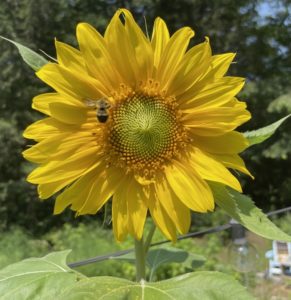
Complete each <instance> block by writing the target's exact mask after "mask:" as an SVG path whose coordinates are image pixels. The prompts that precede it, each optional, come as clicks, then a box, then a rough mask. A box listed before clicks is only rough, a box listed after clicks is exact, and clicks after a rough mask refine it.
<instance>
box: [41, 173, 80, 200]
mask: <svg viewBox="0 0 291 300" xmlns="http://www.w3.org/2000/svg"><path fill="white" fill-rule="evenodd" d="M78 177H79V175H77V176H73V177H69V178H67V179H66V180H60V181H56V182H50V183H44V184H40V185H39V186H38V187H37V191H38V195H39V198H40V199H47V198H49V197H51V196H52V195H54V194H55V193H57V192H58V191H60V190H61V189H63V188H64V187H66V186H67V185H69V184H70V183H72V182H74V181H75V180H76V179H77V178H78Z"/></svg>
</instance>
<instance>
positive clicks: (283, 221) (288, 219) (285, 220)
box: [274, 213, 291, 235]
mask: <svg viewBox="0 0 291 300" xmlns="http://www.w3.org/2000/svg"><path fill="white" fill-rule="evenodd" d="M274 223H276V224H277V226H278V227H280V228H281V229H282V230H283V231H285V232H286V233H288V234H289V235H291V226H290V224H291V213H287V214H286V215H285V216H284V217H281V218H278V217H277V218H276V219H275V220H274Z"/></svg>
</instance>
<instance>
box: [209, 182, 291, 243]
mask: <svg viewBox="0 0 291 300" xmlns="http://www.w3.org/2000/svg"><path fill="white" fill-rule="evenodd" d="M209 185H210V187H211V189H212V192H213V195H214V199H215V202H216V203H217V205H218V206H220V207H221V208H222V209H223V210H224V211H225V212H226V213H227V214H228V215H230V216H231V217H232V218H233V219H235V220H236V221H237V222H239V223H240V224H242V225H243V226H244V227H246V228H247V229H249V230H250V231H252V232H254V233H256V234H258V235H260V236H262V237H264V238H267V239H270V240H279V241H285V242H291V236H290V235H288V234H287V233H285V232H283V231H282V230H281V229H280V228H278V227H277V226H276V225H275V224H274V223H273V222H272V221H271V220H270V219H268V217H267V216H266V215H265V214H264V213H263V212H262V211H261V210H260V209H259V208H257V207H256V206H255V204H254V202H253V201H252V200H251V198H249V197H248V196H246V195H243V194H240V193H239V192H237V191H235V190H232V189H229V188H226V187H225V186H223V185H222V184H219V183H214V182H209Z"/></svg>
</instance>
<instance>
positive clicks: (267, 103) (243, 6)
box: [0, 0, 291, 299]
mask: <svg viewBox="0 0 291 300" xmlns="http://www.w3.org/2000/svg"><path fill="white" fill-rule="evenodd" d="M120 7H125V8H128V9H130V10H131V11H132V13H133V14H134V16H135V18H136V20H137V22H138V23H139V24H140V26H141V27H142V28H143V29H144V30H145V21H144V16H146V22H147V27H148V30H149V32H151V30H152V24H153V21H154V19H155V17H156V16H160V17H162V18H163V19H164V20H165V21H166V22H167V24H168V26H169V29H170V32H171V33H173V32H174V31H175V30H177V29H178V28H179V27H181V26H190V27H192V28H193V29H194V30H195V32H196V35H195V38H194V39H193V41H192V45H194V44H197V43H200V42H202V41H203V40H204V37H205V36H208V37H209V38H210V43H211V46H212V49H213V53H214V54H219V53H224V52H236V53H237V56H236V63H234V64H232V67H231V70H230V72H229V74H230V75H237V76H242V77H246V78H247V83H246V86H245V88H244V90H243V91H242V92H241V94H240V97H239V98H240V99H241V100H244V101H246V103H247V105H248V108H249V110H250V111H251V113H252V115H253V118H252V119H251V121H250V122H248V123H247V124H246V125H244V126H243V127H242V128H240V129H241V130H243V131H245V130H250V129H255V128H258V127H261V126H265V125H267V124H270V123H272V122H274V121H276V120H277V119H279V118H281V117H283V116H285V115H287V114H288V113H291V86H290V82H291V39H290V37H291V15H290V13H291V1H290V0H273V1H267V0H261V1H260V0H216V1H214V0H179V1H178V0H171V1H165V0H143V1H117V0H46V1H45V0H43V1H42V0H39V1H34V0H1V1H0V35H2V36H5V37H7V38H10V39H12V40H15V41H17V42H20V43H22V44H24V45H26V46H28V47H30V48H32V49H33V50H35V51H39V50H44V51H45V52H46V53H47V54H49V55H51V56H53V57H55V49H54V38H57V39H58V40H60V41H63V42H65V43H69V44H71V45H73V46H77V44H76V39H75V28H76V25H77V23H79V22H88V23H90V24H91V25H93V26H95V28H97V29H98V31H100V32H101V33H103V32H104V30H105V28H106V25H107V24H108V21H109V20H110V18H111V17H112V15H113V14H114V12H115V11H116V9H117V8H120ZM0 70H1V71H0V146H1V147H0V268H2V267H4V266H6V265H7V264H9V263H12V262H15V261H18V260H20V259H23V258H25V257H28V256H41V255H44V254H46V253H48V252H49V251H53V250H62V249H67V248H71V249H73V252H72V254H71V256H70V261H74V260H78V259H85V258H88V257H91V256H95V255H98V254H104V253H107V252H113V251H114V250H117V249H121V248H127V247H130V245H131V242H130V241H129V240H128V241H126V242H125V243H124V244H122V245H119V244H116V245H115V244H114V243H112V241H113V238H112V235H111V232H110V230H108V229H110V228H111V224H110V216H109V218H107V219H106V220H105V221H106V222H105V225H102V224H103V223H104V222H103V221H104V212H102V211H101V212H100V213H99V214H98V215H96V216H83V217H78V218H75V216H74V213H73V212H71V211H69V210H68V211H66V212H65V213H64V214H62V215H59V216H53V215H52V211H53V202H54V201H53V199H50V200H46V201H44V202H41V201H40V200H39V199H38V196H37V193H36V187H35V186H33V185H31V184H29V183H27V182H26V181H25V178H26V176H27V174H28V172H29V171H30V170H31V169H32V168H33V166H32V165H31V164H30V163H28V162H26V161H24V159H23V158H22V155H21V152H22V151H23V150H24V149H25V148H26V147H27V146H28V145H30V144H31V143H32V142H31V141H27V140H24V138H23V137H22V132H23V130H24V128H25V127H26V126H27V125H28V124H30V123H32V122H33V121H35V120H37V119H39V118H41V115H40V114H38V113H37V112H35V111H32V109H31V99H32V98H33V97H34V96H35V95H37V94H40V93H43V92H46V91H49V88H48V87H46V86H45V85H44V84H43V83H41V82H40V80H38V79H37V78H36V76H35V75H34V72H33V71H32V70H31V69H30V68H29V67H28V66H27V65H26V64H25V63H24V62H23V61H22V60H21V58H20V56H19V54H18V52H17V50H16V49H15V48H14V47H13V46H12V45H10V44H9V43H7V42H6V41H3V40H0ZM290 129H291V122H290V121H289V122H288V121H287V122H286V123H285V124H284V125H283V126H281V127H280V129H279V130H278V132H277V133H276V134H275V135H274V136H273V137H272V138H271V139H270V140H268V141H267V142H265V143H263V144H261V145H258V146H254V147H252V148H250V149H249V150H247V151H246V152H245V153H244V154H243V157H244V159H245V161H246V165H247V166H248V168H249V170H250V171H251V173H252V174H253V175H254V176H255V180H251V179H249V178H246V177H244V176H240V180H241V181H242V182H243V186H244V192H245V193H246V194H248V195H250V196H251V197H252V199H253V200H254V202H255V203H256V205H257V206H259V207H260V208H261V209H262V210H263V211H265V212H268V211H270V210H273V209H277V208H284V207H287V206H288V205H289V206H290V203H291V155H290V154H291V130H290ZM273 219H274V218H273ZM228 221H229V218H228V217H227V216H226V215H225V214H223V213H222V212H220V211H219V210H218V211H216V212H215V213H214V214H209V215H208V214H207V215H198V214H195V215H193V231H197V230H200V229H204V228H209V227H211V226H216V225H220V224H223V223H225V222H228ZM275 222H277V223H278V224H279V226H281V227H282V228H283V229H284V230H285V231H289V234H291V232H290V231H291V228H290V227H291V225H290V224H291V217H290V215H289V216H288V215H287V214H283V215H281V216H280V218H279V217H277V218H276V219H275ZM248 238H249V240H250V242H251V243H252V245H253V246H254V247H255V248H256V251H257V253H258V255H259V257H260V258H259V259H258V264H257V265H256V270H255V269H254V270H252V271H254V272H253V273H256V272H264V271H265V269H266V267H267V264H268V262H267V260H266V259H265V258H264V257H265V252H266V251H267V250H268V249H270V247H271V243H270V242H268V241H266V240H263V239H260V238H258V237H254V236H252V235H249V237H248ZM155 239H156V240H159V239H162V236H161V235H159V233H157V235H156V237H155ZM230 243H231V239H230V234H229V232H227V231H226V232H223V233H221V234H215V235H214V234H212V235H209V236H205V237H204V238H200V239H195V240H187V241H185V242H183V243H181V247H184V248H187V249H188V250H189V249H191V251H193V252H196V253H203V254H204V255H206V256H207V257H208V261H207V263H206V264H205V265H204V266H203V267H201V268H200V269H203V270H222V271H225V272H229V273H235V274H236V276H237V277H238V278H240V275H239V274H237V273H236V271H235V270H234V268H232V266H231V265H228V264H227V263H226V262H225V261H227V259H226V260H225V261H223V259H224V258H226V257H227V253H226V249H229V244H230ZM114 245H115V246H114ZM177 246H180V244H178V245H177ZM82 268H83V269H82ZM82 268H81V269H80V270H81V271H84V272H85V273H86V274H88V275H98V274H108V275H116V276H118V275H120V274H123V275H122V276H125V277H126V276H127V277H128V278H131V277H132V276H133V275H134V269H133V268H132V267H131V266H130V265H126V264H120V263H117V262H115V261H109V262H106V264H105V263H102V264H99V265H98V266H97V265H90V266H88V267H82ZM183 271H184V270H181V268H180V267H179V266H175V265H173V266H172V265H171V266H169V267H167V268H164V269H161V270H160V272H158V274H157V276H158V278H160V279H162V278H166V277H167V276H173V275H177V274H179V273H180V272H183ZM255 277H256V276H253V277H250V278H253V280H251V281H250V282H251V283H250V286H251V288H253V289H255V293H257V295H259V297H261V298H260V299H271V298H264V297H265V296H264V293H265V292H266V295H269V296H270V295H271V293H272V292H273V289H276V293H278V291H279V292H280V293H281V292H282V298H278V299H285V298H284V297H287V298H286V299H290V298H288V297H289V296H290V294H289V292H290V284H291V281H288V278H287V279H286V280H287V281H286V280H285V279H284V280H279V283H278V282H276V283H274V282H269V283H268V285H267V286H268V288H266V287H265V286H264V285H263V284H265V283H262V282H261V283H259V284H258V283H257V282H256V280H255V279H254V278H255ZM274 284H275V286H274ZM278 287H279V289H278ZM268 289H269V290H268ZM280 289H281V290H282V291H281V290H280ZM286 295H287V296H286ZM288 295H289V296H288ZM269 296H268V297H269ZM266 297H267V296H266ZM290 297H291V296H290ZM274 299H275V298H274ZM276 299H277V298H276Z"/></svg>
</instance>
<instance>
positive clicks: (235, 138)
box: [192, 131, 249, 154]
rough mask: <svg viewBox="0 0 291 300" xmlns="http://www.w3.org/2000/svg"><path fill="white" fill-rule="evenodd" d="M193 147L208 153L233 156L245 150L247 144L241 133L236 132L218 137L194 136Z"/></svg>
mask: <svg viewBox="0 0 291 300" xmlns="http://www.w3.org/2000/svg"><path fill="white" fill-rule="evenodd" d="M192 138H193V145H195V146H196V147H197V148H200V149H202V150H205V151H207V152H210V153H218V154H219V153H221V154H233V153H240V152H242V151H243V150H245V149H246V148H247V147H248V145H249V142H248V140H247V139H246V138H245V137H244V136H243V134H242V133H240V132H237V131H231V132H227V133H226V134H224V135H220V136H199V135H194V134H193V136H192Z"/></svg>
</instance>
